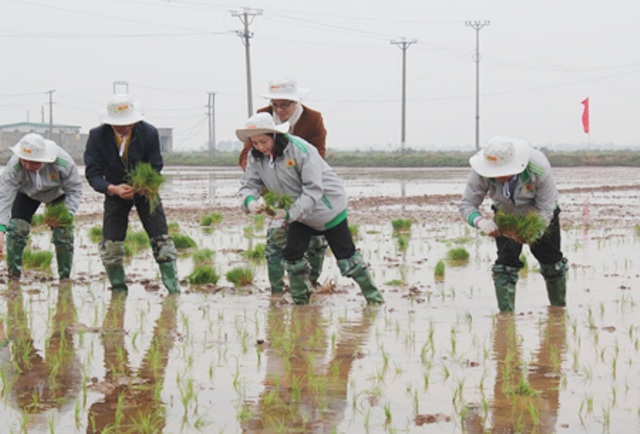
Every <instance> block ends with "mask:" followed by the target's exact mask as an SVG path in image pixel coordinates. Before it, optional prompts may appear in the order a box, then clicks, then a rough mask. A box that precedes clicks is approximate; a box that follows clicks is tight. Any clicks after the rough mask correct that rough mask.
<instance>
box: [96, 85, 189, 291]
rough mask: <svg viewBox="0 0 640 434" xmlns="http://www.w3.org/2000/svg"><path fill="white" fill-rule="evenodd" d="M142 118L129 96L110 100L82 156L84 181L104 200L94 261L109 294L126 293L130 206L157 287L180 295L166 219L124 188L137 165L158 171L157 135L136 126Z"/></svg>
mask: <svg viewBox="0 0 640 434" xmlns="http://www.w3.org/2000/svg"><path fill="white" fill-rule="evenodd" d="M142 118H143V116H142V113H141V112H140V111H139V110H138V108H137V106H136V105H135V104H134V102H133V101H132V99H131V97H130V96H129V95H114V96H113V97H112V98H111V99H110V100H109V102H108V104H107V110H106V112H104V113H103V119H102V121H103V125H101V126H99V127H96V128H94V129H92V130H91V131H90V133H89V139H88V140H87V148H86V150H85V153H84V162H85V166H86V167H85V176H86V177H87V180H88V181H89V184H91V187H93V189H94V190H96V191H97V192H99V193H103V194H104V195H105V196H104V219H103V225H102V238H103V239H102V241H101V243H100V257H101V259H102V263H103V264H104V267H105V269H106V271H107V276H108V277H109V282H110V283H111V290H112V291H116V292H118V291H120V292H126V291H127V284H126V282H125V272H124V264H123V261H124V239H125V236H126V234H127V226H128V224H129V212H130V211H131V208H132V207H133V206H134V205H135V207H136V211H137V212H138V216H139V217H140V221H141V222H142V226H143V227H144V230H145V231H146V232H147V234H148V235H149V238H150V240H151V248H152V250H153V257H154V258H155V260H156V262H157V263H158V266H159V267H160V273H161V275H162V282H163V283H164V286H165V287H166V288H167V290H169V292H170V293H177V292H180V285H179V282H178V272H177V268H176V258H177V255H176V248H175V245H174V243H173V240H172V239H171V237H169V235H168V229H167V218H166V216H165V214H164V208H163V207H162V203H161V202H160V201H159V203H158V206H157V208H156V209H155V211H154V212H151V209H150V204H149V201H148V200H147V199H146V198H145V197H144V196H142V195H139V194H136V193H135V192H134V190H133V187H131V186H130V185H127V183H126V177H127V173H129V171H131V170H132V169H133V168H134V167H135V166H136V165H137V164H139V163H150V164H151V166H152V167H153V168H154V169H155V170H157V171H158V172H160V171H161V170H162V166H163V164H164V163H163V160H162V154H161V153H160V139H159V136H158V130H157V129H156V127H154V126H153V125H151V124H148V123H147V122H144V121H143V120H142Z"/></svg>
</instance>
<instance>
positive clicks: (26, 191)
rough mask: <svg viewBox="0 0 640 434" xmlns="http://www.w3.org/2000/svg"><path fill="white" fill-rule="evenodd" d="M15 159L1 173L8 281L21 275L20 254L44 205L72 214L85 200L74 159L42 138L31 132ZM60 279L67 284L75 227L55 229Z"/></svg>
mask: <svg viewBox="0 0 640 434" xmlns="http://www.w3.org/2000/svg"><path fill="white" fill-rule="evenodd" d="M11 150H12V151H13V154H14V155H13V156H12V157H11V158H10V159H9V161H8V162H7V167H6V169H5V170H4V173H3V174H2V183H3V186H2V189H0V253H2V251H3V249H4V242H5V239H4V233H5V232H7V268H8V271H9V276H11V277H15V278H19V277H20V275H21V274H22V255H23V253H24V249H25V247H26V245H27V238H28V236H29V232H31V219H32V218H33V215H34V214H35V212H36V211H37V210H38V207H39V206H40V204H41V203H45V204H47V205H53V204H57V203H64V205H65V206H66V208H67V209H68V210H69V212H70V213H71V215H72V216H73V214H75V213H76V211H77V210H78V206H79V205H80V198H81V196H82V181H81V179H80V175H79V174H78V169H77V167H76V164H75V162H74V161H73V158H71V156H70V155H69V154H68V153H67V152H66V151H65V150H64V149H62V148H61V147H59V146H58V145H56V144H55V143H54V142H53V141H51V140H46V139H44V138H43V137H42V136H41V135H39V134H35V133H29V134H27V135H25V136H24V137H23V138H22V139H20V142H18V144H17V145H15V146H13V147H12V148H11ZM52 232H53V237H52V240H53V244H54V245H55V247H56V260H57V262H58V276H59V277H60V279H68V278H69V276H70V274H71V265H72V264H73V241H74V240H73V224H71V225H67V226H64V227H55V228H52Z"/></svg>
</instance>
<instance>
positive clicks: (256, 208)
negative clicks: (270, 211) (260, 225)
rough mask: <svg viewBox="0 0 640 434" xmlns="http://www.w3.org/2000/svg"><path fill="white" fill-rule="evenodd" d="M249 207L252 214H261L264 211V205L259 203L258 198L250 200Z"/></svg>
mask: <svg viewBox="0 0 640 434" xmlns="http://www.w3.org/2000/svg"><path fill="white" fill-rule="evenodd" d="M247 209H248V210H249V212H250V213H251V214H260V213H261V212H262V211H264V205H263V204H261V203H259V202H258V201H257V200H252V201H251V202H249V205H247Z"/></svg>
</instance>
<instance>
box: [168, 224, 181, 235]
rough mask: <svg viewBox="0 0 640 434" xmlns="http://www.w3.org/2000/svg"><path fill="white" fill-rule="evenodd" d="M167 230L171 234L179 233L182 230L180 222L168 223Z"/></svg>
mask: <svg viewBox="0 0 640 434" xmlns="http://www.w3.org/2000/svg"><path fill="white" fill-rule="evenodd" d="M167 232H169V234H179V233H180V232H181V230H180V223H178V222H169V224H167Z"/></svg>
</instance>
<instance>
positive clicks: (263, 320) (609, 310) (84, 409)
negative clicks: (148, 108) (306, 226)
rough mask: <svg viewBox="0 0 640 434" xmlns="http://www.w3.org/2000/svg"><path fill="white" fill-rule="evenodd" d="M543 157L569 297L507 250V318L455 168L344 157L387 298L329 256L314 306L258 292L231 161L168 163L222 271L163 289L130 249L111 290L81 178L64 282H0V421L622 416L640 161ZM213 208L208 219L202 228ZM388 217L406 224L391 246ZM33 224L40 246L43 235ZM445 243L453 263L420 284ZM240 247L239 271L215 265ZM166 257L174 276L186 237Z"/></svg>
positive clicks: (323, 427) (169, 202)
mask: <svg viewBox="0 0 640 434" xmlns="http://www.w3.org/2000/svg"><path fill="white" fill-rule="evenodd" d="M555 172H556V178H557V183H558V185H559V188H560V192H561V195H562V196H561V206H562V209H563V213H562V215H561V221H562V224H563V246H564V253H565V255H566V256H567V257H568V258H569V263H570V265H571V271H570V275H569V285H568V301H569V306H568V307H567V308H566V309H550V308H548V307H547V304H548V303H547V299H546V294H545V289H544V281H543V279H542V277H541V276H540V274H539V273H538V272H537V264H536V261H535V259H534V258H533V257H532V256H531V255H530V253H529V252H528V250H527V249H526V248H525V250H524V251H525V253H526V255H527V261H528V267H527V270H525V271H524V272H523V273H522V274H521V277H520V281H519V283H518V293H517V300H516V305H517V306H516V310H517V312H516V314H515V315H513V316H501V315H496V311H497V309H496V302H495V296H494V294H493V286H492V282H491V275H490V274H491V273H490V267H491V264H492V261H493V260H494V254H495V253H494V250H495V249H494V246H493V244H492V243H491V241H490V240H489V239H488V238H486V237H483V236H479V235H478V234H477V233H476V232H475V231H474V230H472V229H470V228H468V227H466V226H465V225H464V224H463V222H462V221H461V220H460V218H459V217H458V215H457V203H458V200H459V197H460V194H461V192H462V189H463V188H464V181H465V178H466V173H467V172H466V170H459V169H458V170H444V169H438V170H422V171H416V170H402V171H398V170H378V169H376V170H352V171H346V170H344V171H341V174H342V175H343V177H344V179H345V183H346V186H347V189H348V191H349V194H350V196H351V204H352V206H351V208H350V216H349V220H350V223H351V224H354V225H357V226H358V232H359V235H358V238H357V245H358V247H359V248H361V249H362V251H363V254H364V256H365V258H366V259H367V261H368V262H369V263H370V264H371V269H372V270H373V273H374V276H375V279H376V281H377V282H378V283H379V285H380V286H381V288H382V291H383V294H384V297H385V299H386V301H387V303H386V304H385V305H384V306H380V307H376V308H367V307H366V305H364V304H363V302H362V297H361V296H360V294H359V293H358V290H357V287H356V286H355V285H354V284H353V283H352V282H351V281H350V280H348V279H344V278H342V277H341V276H340V274H339V271H338V269H337V267H336V266H335V264H334V262H333V260H332V258H330V257H327V259H326V262H325V269H324V273H323V276H322V280H323V281H324V282H326V283H327V285H326V286H327V287H330V286H331V285H330V284H334V285H335V286H333V287H332V289H331V290H328V291H326V292H324V293H321V294H316V295H314V297H313V299H312V304H311V305H310V306H305V307H294V306H291V305H290V304H287V303H286V297H285V299H272V297H271V296H270V295H269V293H268V291H267V276H266V266H265V264H264V261H257V262H248V261H247V260H246V259H244V257H243V256H242V252H243V251H244V250H246V249H248V248H250V247H253V246H255V245H256V244H258V243H263V242H264V228H259V227H257V226H256V224H255V223H254V222H253V220H252V219H250V218H249V217H246V216H244V215H243V214H242V213H240V212H239V211H238V198H237V196H236V190H237V186H238V176H239V172H238V171H236V170H216V171H215V172H213V173H208V172H206V171H201V170H193V169H189V168H173V169H170V170H167V174H168V175H170V176H169V181H168V182H167V184H166V186H165V188H164V190H163V199H164V204H165V207H166V209H167V214H168V217H169V220H170V221H174V222H178V223H179V225H180V230H181V231H182V232H183V233H185V234H188V235H190V236H191V237H192V238H193V239H194V240H196V242H197V243H198V246H199V247H200V248H210V249H213V250H215V252H216V253H215V266H216V269H217V271H218V274H220V275H221V278H220V280H219V281H218V284H217V285H214V286H209V287H202V288H196V287H191V286H189V285H188V284H187V283H186V281H183V284H182V289H183V293H182V294H181V295H179V296H178V297H167V296H166V292H165V290H164V289H162V288H161V287H160V285H159V279H158V277H159V274H158V271H157V267H156V266H155V264H154V262H153V258H152V256H151V252H150V250H149V249H146V250H144V251H142V252H140V253H138V254H136V255H135V256H133V257H132V258H130V259H129V260H128V263H127V266H126V267H127V273H128V278H129V281H130V282H129V283H130V284H129V288H130V289H129V294H128V296H126V297H118V296H116V297H112V295H111V294H110V292H109V291H108V290H107V288H108V285H107V284H106V283H105V277H104V273H103V269H102V265H101V264H100V261H99V257H98V255H97V247H96V245H95V244H94V243H93V242H92V241H91V240H90V239H89V236H88V232H89V229H90V228H91V227H93V226H96V225H99V224H100V217H101V214H100V209H101V204H100V199H101V198H100V196H99V195H97V194H93V193H92V192H90V191H89V190H88V189H87V192H86V194H85V197H84V198H83V204H82V207H81V211H80V212H79V215H78V221H77V225H76V226H77V228H76V260H75V262H74V272H73V276H74V279H73V281H72V282H71V284H70V285H63V286H60V285H59V284H58V282H57V280H56V279H53V278H52V277H51V274H46V273H45V274H42V273H37V272H35V271H31V270H27V271H26V272H25V275H24V276H23V278H22V280H21V282H20V284H19V285H9V284H8V283H7V282H6V281H3V282H2V283H0V294H2V298H1V299H0V317H1V318H2V321H1V322H0V327H1V328H0V364H1V366H0V386H1V391H2V393H1V397H0V414H2V418H1V420H0V432H21V431H27V432H64V433H68V432H161V431H164V432H172V433H173V432H207V433H209V432H225V433H227V432H228V433H237V432H344V433H354V432H398V431H400V432H425V433H426V432H429V433H431V432H443V433H445V432H446V433H450V432H463V431H466V432H472V433H482V432H540V433H547V432H556V431H557V432H570V433H573V432H579V433H582V432H635V431H637V430H638V428H639V427H640V421H639V420H638V410H637V409H638V408H639V406H640V402H639V401H640V387H638V380H637V379H638V376H637V372H638V365H637V360H638V359H639V357H638V356H639V354H638V353H639V351H640V329H639V327H638V325H637V318H638V313H639V312H638V281H639V275H640V264H639V263H638V259H637V256H636V255H637V251H638V247H639V244H640V238H638V236H637V235H636V231H635V225H636V224H638V223H640V222H639V221H638V220H639V219H638V217H637V212H636V210H637V209H638V207H639V205H640V200H639V197H638V194H639V193H638V191H640V185H638V182H637V180H638V179H640V176H639V175H640V169H633V168H631V169H630V168H606V169H556V171H555ZM214 211H215V212H219V213H221V214H223V215H224V220H223V222H222V223H221V224H219V225H217V226H216V227H215V229H213V230H207V229H205V228H202V227H201V226H200V225H199V221H200V217H201V216H203V215H204V214H207V213H210V212H214ZM399 217H402V218H411V219H413V220H414V223H413V226H412V229H411V232H410V234H407V235H405V237H406V238H407V239H408V243H406V244H405V243H404V242H400V241H398V237H396V236H394V234H393V232H392V229H391V220H392V219H394V218H399ZM139 227H140V226H139V222H138V221H137V217H134V218H133V220H132V228H134V229H139ZM31 239H32V245H33V246H34V247H38V248H43V249H48V250H51V251H53V249H52V246H51V244H50V232H49V231H47V230H42V229H36V230H34V232H33V233H32V236H31ZM454 247H464V248H465V249H467V250H468V251H469V253H470V260H469V261H468V262H466V263H462V264H453V263H450V262H446V274H445V277H444V280H442V281H438V280H436V279H435V278H434V267H435V265H436V263H437V262H438V260H440V259H445V258H446V255H447V252H448V251H449V250H450V249H451V248H454ZM238 265H242V266H248V267H251V268H252V269H253V270H254V272H255V276H256V277H255V284H254V285H253V286H250V287H245V288H239V289H237V288H234V287H233V285H231V284H230V283H229V282H228V281H227V280H226V278H225V277H224V274H225V273H226V271H228V270H229V269H231V268H232V267H235V266H238ZM178 266H179V273H180V276H181V277H182V278H183V279H184V278H186V276H188V274H189V273H190V272H191V270H192V269H193V261H192V260H191V258H190V257H189V254H188V252H187V253H185V254H184V255H183V256H182V257H181V258H180V260H179V264H178ZM53 267H54V269H55V263H54V264H53ZM5 270H6V266H5V264H2V265H0V272H2V273H3V274H4V273H5V272H6V271H5Z"/></svg>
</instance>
